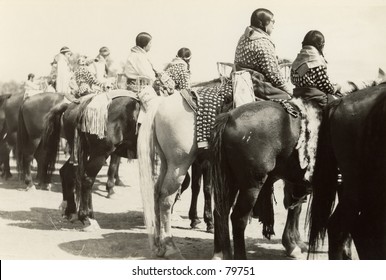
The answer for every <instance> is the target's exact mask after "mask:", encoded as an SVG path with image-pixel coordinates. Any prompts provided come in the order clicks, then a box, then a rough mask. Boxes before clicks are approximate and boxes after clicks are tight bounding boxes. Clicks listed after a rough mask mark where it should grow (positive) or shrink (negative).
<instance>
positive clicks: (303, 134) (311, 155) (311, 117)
mask: <svg viewBox="0 0 386 280" xmlns="http://www.w3.org/2000/svg"><path fill="white" fill-rule="evenodd" d="M290 102H291V103H293V104H294V105H295V106H297V107H298V108H299V111H300V113H301V119H300V135H299V140H298V143H297V145H296V149H297V150H298V153H299V163H300V167H301V168H302V169H306V172H305V174H304V179H305V180H307V181H308V182H311V180H312V175H313V173H314V167H315V159H316V149H317V145H318V133H319V127H320V122H321V118H322V110H321V109H319V108H316V107H314V106H312V105H311V104H310V103H307V102H304V101H303V100H302V99H300V98H293V99H292V100H291V101H290Z"/></svg>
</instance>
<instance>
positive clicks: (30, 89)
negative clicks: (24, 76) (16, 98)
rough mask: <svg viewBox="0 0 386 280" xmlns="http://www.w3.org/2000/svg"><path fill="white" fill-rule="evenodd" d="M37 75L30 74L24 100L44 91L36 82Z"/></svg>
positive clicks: (26, 83)
mask: <svg viewBox="0 0 386 280" xmlns="http://www.w3.org/2000/svg"><path fill="white" fill-rule="evenodd" d="M34 78H35V75H34V74H32V73H30V74H28V80H27V81H26V82H25V84H24V89H25V92H24V100H25V99H27V98H29V97H31V96H33V95H35V94H38V93H42V92H43V91H42V90H41V88H40V85H38V84H37V83H35V81H34Z"/></svg>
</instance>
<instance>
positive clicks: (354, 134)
mask: <svg viewBox="0 0 386 280" xmlns="http://www.w3.org/2000/svg"><path fill="white" fill-rule="evenodd" d="M385 117H386V84H380V85H378V86H376V87H372V88H368V89H364V90H361V91H358V92H356V93H353V94H351V95H349V96H347V97H344V98H342V99H341V100H339V101H336V102H333V103H332V104H330V105H329V106H328V108H327V109H326V111H325V114H324V116H323V121H322V124H321V129H320V137H319V145H318V150H317V156H316V157H317V161H316V165H315V173H314V177H313V194H312V200H311V206H310V210H309V213H308V215H309V244H310V247H309V254H311V253H312V252H314V251H315V250H316V249H317V248H318V246H319V244H320V242H321V240H324V238H325V235H326V231H327V233H328V256H329V259H347V255H346V254H345V252H344V249H343V247H344V244H345V241H346V240H347V237H348V236H349V235H351V236H352V238H353V241H354V243H355V247H356V249H357V252H358V256H359V258H360V259H386V238H385V237H386V223H385V221H386V208H385V202H386V188H385V187H386V177H385V167H386V162H385V160H386V146H385V143H386V130H385V127H386V126H385ZM338 173H341V174H342V180H343V183H342V185H341V186H340V185H338V184H337V183H336V178H337V175H338ZM336 195H338V203H337V205H336V208H335V209H334V205H335V199H336Z"/></svg>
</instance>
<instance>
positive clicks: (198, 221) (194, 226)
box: [190, 219, 201, 229]
mask: <svg viewBox="0 0 386 280" xmlns="http://www.w3.org/2000/svg"><path fill="white" fill-rule="evenodd" d="M199 224H201V221H200V220H199V219H197V220H194V221H192V222H191V224H190V227H191V228H192V229H198V227H197V225H199Z"/></svg>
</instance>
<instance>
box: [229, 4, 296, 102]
mask: <svg viewBox="0 0 386 280" xmlns="http://www.w3.org/2000/svg"><path fill="white" fill-rule="evenodd" d="M273 17H274V15H273V13H272V12H271V11H269V10H267V9H262V8H260V9H257V10H255V11H254V12H253V13H252V15H251V25H250V26H248V27H247V28H246V29H245V31H244V34H243V35H242V36H241V37H240V39H239V42H238V44H237V47H236V52H235V61H234V62H235V66H236V70H240V69H252V70H255V71H257V72H259V73H261V74H262V75H263V76H264V79H265V80H266V81H267V82H269V83H271V84H272V86H274V87H275V88H278V89H281V90H282V91H284V92H285V93H287V94H289V95H291V94H292V93H291V89H290V87H289V86H288V85H287V84H286V81H285V79H284V77H283V75H282V73H281V72H280V67H279V61H278V59H277V55H276V50H275V44H274V43H273V42H272V40H271V37H270V35H271V33H272V31H273V29H274V24H275V20H274V18H273ZM285 93H282V94H281V95H280V94H279V95H278V96H270V97H271V98H280V99H288V98H289V96H288V95H286V94H285ZM267 95H270V93H267ZM271 98H269V99H271ZM265 99H267V98H265Z"/></svg>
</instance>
